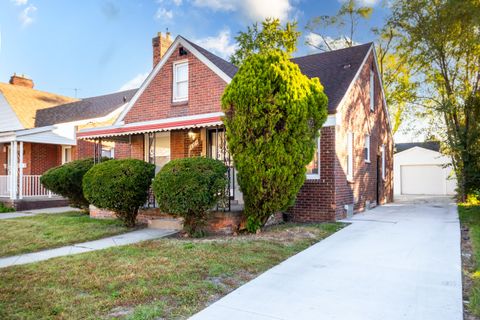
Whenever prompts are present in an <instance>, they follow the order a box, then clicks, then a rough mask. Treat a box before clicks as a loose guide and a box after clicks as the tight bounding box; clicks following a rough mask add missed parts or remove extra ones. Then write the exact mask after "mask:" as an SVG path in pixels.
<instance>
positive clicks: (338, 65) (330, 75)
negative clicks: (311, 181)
mask: <svg viewBox="0 0 480 320" xmlns="http://www.w3.org/2000/svg"><path fill="white" fill-rule="evenodd" d="M185 40H186V41H187V42H188V43H190V44H191V45H192V46H193V47H194V48H195V49H197V50H198V51H200V53H201V54H203V55H204V56H205V57H206V58H207V59H208V60H210V61H211V62H212V63H213V64H215V65H216V66H217V67H218V68H219V69H220V70H222V71H223V72H225V73H226V74H227V75H228V76H229V77H231V78H233V76H234V75H235V73H236V72H237V70H238V68H237V67H236V66H235V65H233V64H231V63H230V62H228V61H225V60H224V59H222V58H220V57H218V56H216V55H214V54H213V53H211V52H210V51H208V50H206V49H204V48H202V47H200V46H199V45H197V44H195V43H193V42H191V41H189V40H187V39H185ZM372 45H373V43H371V42H370V43H366V44H362V45H358V46H354V47H351V48H344V49H339V50H334V51H329V52H322V53H317V54H311V55H307V56H303V57H298V58H293V59H292V61H293V62H295V63H296V64H298V66H299V67H300V70H302V73H303V74H305V75H306V76H308V77H310V78H314V77H318V78H319V79H320V82H321V83H322V85H323V87H324V89H325V93H326V95H327V96H328V111H329V113H335V112H336V109H337V107H338V104H339V103H340V101H341V100H342V98H343V96H344V95H345V93H346V91H347V89H348V87H349V85H350V83H351V82H352V81H353V78H354V77H355V75H356V74H357V71H358V69H359V68H360V66H361V64H362V62H363V60H364V59H365V56H366V55H367V53H368V51H369V50H370V47H371V46H372Z"/></svg>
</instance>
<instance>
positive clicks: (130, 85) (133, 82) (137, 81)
mask: <svg viewBox="0 0 480 320" xmlns="http://www.w3.org/2000/svg"><path fill="white" fill-rule="evenodd" d="M149 74H150V73H149V72H145V73H139V74H137V75H136V76H135V77H133V78H132V79H130V80H128V81H127V82H125V84H124V85H123V86H121V87H120V89H118V91H125V90H130V89H137V88H140V86H141V85H142V83H143V81H145V79H146V78H147V77H148V75H149Z"/></svg>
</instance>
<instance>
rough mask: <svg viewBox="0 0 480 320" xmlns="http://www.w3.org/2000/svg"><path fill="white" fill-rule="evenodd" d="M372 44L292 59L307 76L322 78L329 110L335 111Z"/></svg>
mask: <svg viewBox="0 0 480 320" xmlns="http://www.w3.org/2000/svg"><path fill="white" fill-rule="evenodd" d="M372 45H373V44H372V43H366V44H362V45H359V46H354V47H351V48H345V49H339V50H335V51H328V52H322V53H317V54H311V55H308V56H303V57H298V58H294V59H292V61H293V62H295V63H296V64H298V66H299V67H300V70H302V73H303V74H304V75H306V76H307V77H309V78H314V77H318V78H319V79H320V82H321V83H322V85H323V87H324V89H325V94H326V95H327V97H328V111H329V113H335V111H336V109H337V107H338V104H339V103H340V101H341V100H342V98H343V96H344V95H345V93H346V92H347V89H348V87H349V85H350V83H351V82H352V81H353V78H355V75H356V74H357V71H358V69H359V68H360V66H361V64H362V62H363V60H364V59H365V56H366V55H367V53H368V50H369V49H370V47H371V46H372Z"/></svg>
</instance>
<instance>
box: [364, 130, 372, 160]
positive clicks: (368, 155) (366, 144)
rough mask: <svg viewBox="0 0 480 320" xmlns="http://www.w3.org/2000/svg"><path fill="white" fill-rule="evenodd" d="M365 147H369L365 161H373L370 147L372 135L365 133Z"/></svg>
mask: <svg viewBox="0 0 480 320" xmlns="http://www.w3.org/2000/svg"><path fill="white" fill-rule="evenodd" d="M365 149H368V152H367V157H366V158H365V162H366V163H370V162H371V158H370V153H371V149H370V135H369V134H366V135H365ZM364 151H365V150H364Z"/></svg>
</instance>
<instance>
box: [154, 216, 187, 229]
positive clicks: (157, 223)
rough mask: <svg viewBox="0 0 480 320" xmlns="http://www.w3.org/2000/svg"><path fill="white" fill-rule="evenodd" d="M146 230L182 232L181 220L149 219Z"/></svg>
mask: <svg viewBox="0 0 480 320" xmlns="http://www.w3.org/2000/svg"><path fill="white" fill-rule="evenodd" d="M148 228H150V229H167V230H182V229H183V219H182V218H158V219H149V220H148Z"/></svg>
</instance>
